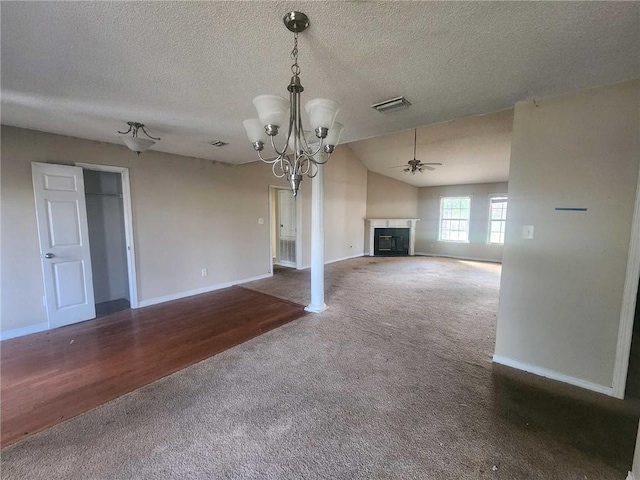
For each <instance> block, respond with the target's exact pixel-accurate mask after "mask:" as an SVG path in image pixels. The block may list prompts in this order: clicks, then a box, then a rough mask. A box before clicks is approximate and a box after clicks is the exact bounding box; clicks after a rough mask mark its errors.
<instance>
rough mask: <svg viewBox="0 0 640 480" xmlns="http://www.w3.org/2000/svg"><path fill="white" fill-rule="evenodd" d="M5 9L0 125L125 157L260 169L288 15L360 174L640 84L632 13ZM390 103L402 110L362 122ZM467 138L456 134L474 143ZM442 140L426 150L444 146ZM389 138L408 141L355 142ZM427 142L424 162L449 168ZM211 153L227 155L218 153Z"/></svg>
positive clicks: (284, 57)
mask: <svg viewBox="0 0 640 480" xmlns="http://www.w3.org/2000/svg"><path fill="white" fill-rule="evenodd" d="M0 8H1V17H2V18H1V26H2V31H1V48H2V65H1V66H2V70H1V72H2V90H1V94H2V123H4V124H8V125H14V126H19V127H24V128H31V129H36V130H42V131H46V132H53V133H58V134H64V135H71V136H76V137H81V138H87V139H93V140H100V141H105V142H113V143H120V139H119V138H118V134H117V130H118V129H122V128H123V127H125V122H126V121H129V120H133V121H139V122H142V123H145V124H147V125H148V129H149V131H150V133H151V134H152V135H154V134H155V136H160V137H162V140H161V141H160V142H158V143H157V144H156V145H154V147H153V148H154V149H156V150H160V151H165V152H171V153H177V154H181V155H186V156H195V157H201V158H207V159H212V160H217V161H222V162H229V163H245V162H251V161H254V160H255V152H254V151H253V150H252V148H251V146H250V145H249V143H248V141H247V139H246V136H245V133H244V130H243V128H242V125H241V122H242V120H244V119H246V118H250V117H254V116H255V110H254V109H253V106H252V103H251V100H252V99H253V97H254V96H256V95H258V94H261V93H277V94H281V95H286V93H287V92H286V85H287V84H288V81H289V77H290V69H289V67H290V63H291V60H290V57H289V54H290V51H291V48H292V43H293V38H292V34H291V33H290V32H289V31H288V30H286V29H285V27H284V26H283V24H282V17H283V15H284V14H285V13H286V12H288V11H290V10H294V9H295V10H300V11H303V12H305V13H306V14H307V15H309V17H310V19H311V26H310V28H309V29H308V30H307V31H306V32H304V33H302V34H301V35H300V45H299V50H300V62H299V63H300V67H301V69H302V73H301V79H302V82H303V85H304V86H305V92H304V94H303V96H304V98H303V101H306V100H308V99H311V98H314V97H328V98H331V99H334V100H336V101H337V102H338V103H340V105H341V107H342V108H341V112H340V114H339V115H338V118H339V120H340V121H341V122H342V123H344V124H345V126H346V130H345V133H344V136H343V143H344V142H356V143H354V144H353V145H352V146H353V149H354V151H355V152H356V153H357V154H358V155H359V156H360V157H361V159H362V160H363V162H364V163H365V164H366V165H367V166H368V168H370V169H372V170H374V171H378V172H380V173H383V174H385V175H387V174H389V175H392V174H391V173H390V172H389V169H388V167H390V166H392V165H397V164H400V163H404V162H405V161H406V160H409V159H410V157H412V146H411V138H410V137H411V134H412V130H409V129H412V128H414V127H416V126H424V125H430V124H435V123H440V122H446V121H449V120H452V119H460V118H463V117H467V116H470V115H476V114H484V113H489V112H499V111H503V110H505V109H509V108H511V107H512V106H513V105H514V103H515V102H516V101H518V100H522V99H528V98H535V97H539V96H548V95H553V94H558V93H563V92H568V91H573V90H578V89H583V88H588V87H593V86H598V85H603V84H609V83H615V82H619V81H622V80H625V79H631V78H636V77H640V56H639V55H638V51H640V3H637V2H593V3H591V2H365V1H360V2H115V1H114V2H10V1H4V2H2V3H1V6H0ZM397 95H404V96H406V97H407V98H408V99H409V101H410V102H411V103H412V105H411V107H410V108H409V109H407V110H403V111H399V112H395V113H388V114H381V113H378V112H376V111H374V110H372V109H371V104H373V103H375V102H379V101H382V100H385V99H388V98H391V97H394V96H397ZM508 115H509V113H507V114H502V117H500V118H501V121H504V119H505V118H506V116H508ZM498 116H500V115H498ZM470 122H471V124H473V125H471V124H469V123H466V124H464V122H463V124H464V125H466V127H468V128H470V129H471V130H473V129H474V128H476V127H478V125H477V124H474V122H473V120H471V121H470ZM498 123H500V122H498ZM464 125H463V127H464ZM474 125H475V126H474ZM463 127H460V128H462V130H465V128H463ZM455 128H457V127H455ZM496 128H497V127H496ZM441 130H442V128H441V127H436V129H435V130H434V132H436V133H433V135H436V136H437V135H438V133H437V132H440V133H439V134H440V135H445V136H446V135H447V134H444V133H442V131H441ZM403 131H404V132H403ZM465 131H466V130H465ZM393 132H401V133H399V134H398V135H396V136H389V137H384V138H382V139H376V140H375V142H373V143H371V144H367V143H365V142H360V141H361V140H364V139H369V138H374V137H380V136H383V135H386V134H390V133H393ZM421 132H422V130H419V131H418V136H419V138H418V142H419V144H420V142H422V143H423V145H422V147H423V148H422V150H420V149H419V152H418V153H419V158H421V159H424V160H425V161H430V160H428V159H433V156H434V155H436V154H438V153H440V154H446V152H447V149H446V148H445V149H444V150H442V148H444V147H443V144H442V142H440V143H438V142H435V143H434V142H432V141H430V140H429V135H431V134H430V133H428V132H427V131H424V132H422V133H421ZM494 134H495V135H496V136H495V138H494V140H496V139H497V137H499V134H498V133H497V131H494ZM405 137H406V138H405ZM385 138H386V139H388V142H387V141H386V140H385ZM213 140H222V141H225V142H229V145H228V146H226V147H221V148H215V147H212V146H210V145H209V144H208V142H211V141H213ZM496 141H497V140H496ZM445 143H446V142H445ZM430 145H439V147H437V148H440V150H436V151H430ZM485 147H486V148H489V147H488V146H487V145H485ZM382 152H384V155H383V154H382ZM486 153H489V152H488V150H487V152H486ZM452 155H453V153H452V152H451V151H449V157H448V158H449V159H450V160H451V159H452V158H453V156H452ZM437 161H440V160H437ZM385 162H386V163H385ZM443 163H445V162H443ZM466 168H470V167H469V166H468V165H467V166H466ZM496 168H498V169H499V168H500V167H496ZM449 173H450V174H451V172H449ZM435 174H436V175H442V176H444V175H445V172H444V169H440V170H438V171H436V172H435ZM400 179H402V180H407V179H406V178H404V177H400ZM442 181H447V182H449V181H455V176H450V177H447V179H444V177H443V180H442ZM458 183H467V182H460V181H458Z"/></svg>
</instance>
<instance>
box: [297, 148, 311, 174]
mask: <svg viewBox="0 0 640 480" xmlns="http://www.w3.org/2000/svg"><path fill="white" fill-rule="evenodd" d="M309 160H311V159H310V158H309V156H308V155H307V154H306V153H305V154H302V155H300V156H299V157H298V160H297V162H296V163H297V164H298V173H299V174H300V175H309V168H310V165H311V164H312V163H313V161H309Z"/></svg>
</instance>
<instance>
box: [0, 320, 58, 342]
mask: <svg viewBox="0 0 640 480" xmlns="http://www.w3.org/2000/svg"><path fill="white" fill-rule="evenodd" d="M45 330H49V322H44V323H37V324H35V325H29V326H28V327H22V328H16V329H14V330H9V331H7V332H2V333H0V340H9V339H10V338H16V337H23V336H25V335H30V334H32V333H38V332H44V331H45Z"/></svg>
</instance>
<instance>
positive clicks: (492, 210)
mask: <svg viewBox="0 0 640 480" xmlns="http://www.w3.org/2000/svg"><path fill="white" fill-rule="evenodd" d="M506 224H507V197H506V195H495V196H491V197H489V240H488V242H489V243H490V244H492V245H504V230H505V227H506Z"/></svg>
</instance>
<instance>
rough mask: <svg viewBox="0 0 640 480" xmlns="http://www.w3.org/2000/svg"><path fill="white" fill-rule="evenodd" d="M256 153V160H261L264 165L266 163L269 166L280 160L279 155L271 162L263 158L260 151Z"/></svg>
mask: <svg viewBox="0 0 640 480" xmlns="http://www.w3.org/2000/svg"><path fill="white" fill-rule="evenodd" d="M257 153H258V158H259V159H260V160H262V161H263V162H264V163H268V164H269V165H271V164H274V163H276V162H277V161H278V160H280V157H281V155H278V156H277V157H276V158H274V159H273V160H269V159H268V158H263V157H262V154H261V153H260V151H258V152H257Z"/></svg>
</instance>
